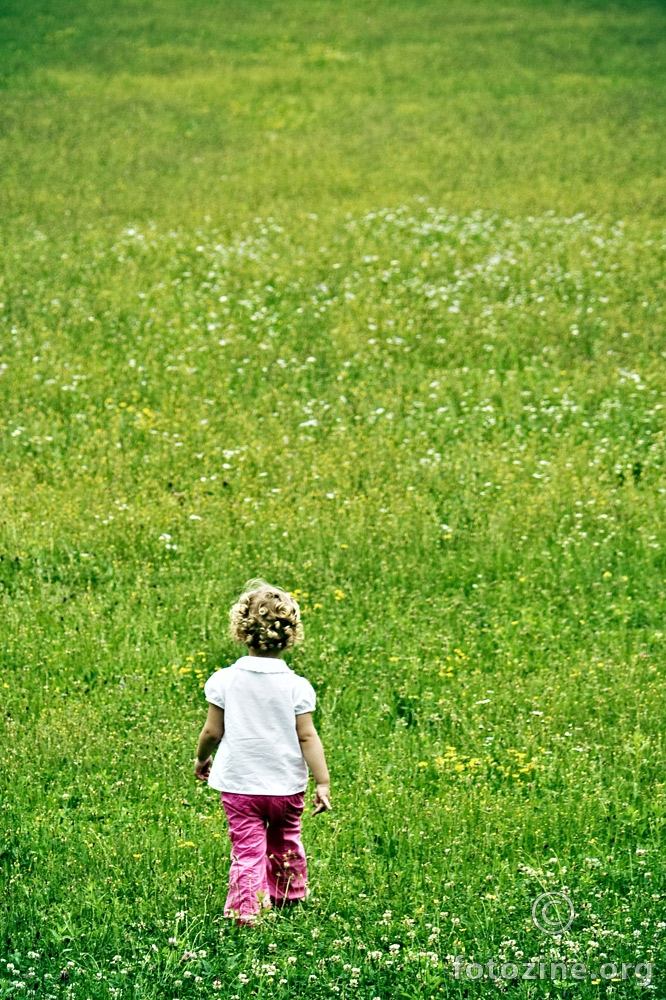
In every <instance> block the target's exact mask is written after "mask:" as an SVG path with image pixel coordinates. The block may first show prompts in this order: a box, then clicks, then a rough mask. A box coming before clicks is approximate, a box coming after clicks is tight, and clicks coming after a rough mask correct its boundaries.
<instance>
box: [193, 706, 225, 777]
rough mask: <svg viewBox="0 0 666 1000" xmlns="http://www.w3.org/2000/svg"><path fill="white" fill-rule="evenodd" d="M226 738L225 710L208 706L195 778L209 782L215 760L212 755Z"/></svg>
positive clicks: (198, 751)
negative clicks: (223, 738)
mask: <svg viewBox="0 0 666 1000" xmlns="http://www.w3.org/2000/svg"><path fill="white" fill-rule="evenodd" d="M223 736H224V709H222V708H218V707H217V705H210V704H209V705H208V717H207V719H206V721H205V723H204V727H203V729H202V730H201V734H200V736H199V745H198V747H197V759H196V761H195V763H194V777H195V778H198V779H199V781H208V775H209V774H210V768H211V764H212V763H213V758H212V757H211V754H212V752H213V750H214V749H215V747H216V746H217V745H218V744H219V742H220V740H221V739H222V737H223Z"/></svg>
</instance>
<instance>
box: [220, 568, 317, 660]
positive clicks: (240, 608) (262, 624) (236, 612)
mask: <svg viewBox="0 0 666 1000" xmlns="http://www.w3.org/2000/svg"><path fill="white" fill-rule="evenodd" d="M229 623H230V631H231V638H232V639H234V640H235V641H236V642H242V643H243V644H244V645H245V646H247V647H248V649H254V650H256V651H257V652H258V653H270V652H275V653H279V652H282V650H285V649H290V647H291V646H293V645H294V643H296V642H300V640H301V639H302V638H303V626H302V625H301V609H300V608H299V606H298V603H297V602H296V601H295V600H294V598H293V597H292V596H291V595H290V594H288V593H286V591H284V590H280V588H279V587H274V586H272V584H270V583H266V581H265V580H250V581H249V582H248V583H246V584H245V588H244V590H243V593H242V594H241V596H240V597H239V598H238V600H237V601H236V603H235V604H234V606H233V608H232V609H231V611H230V612H229Z"/></svg>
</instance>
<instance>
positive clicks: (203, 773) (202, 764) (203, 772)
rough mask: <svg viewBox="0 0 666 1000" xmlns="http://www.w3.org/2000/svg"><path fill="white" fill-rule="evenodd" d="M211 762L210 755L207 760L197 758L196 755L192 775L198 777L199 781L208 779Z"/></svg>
mask: <svg viewBox="0 0 666 1000" xmlns="http://www.w3.org/2000/svg"><path fill="white" fill-rule="evenodd" d="M212 763H213V758H212V757H209V758H208V760H199V758H198V757H197V759H196V760H195V762H194V777H195V778H198V779H199V781H208V775H209V774H210V769H211V765H212Z"/></svg>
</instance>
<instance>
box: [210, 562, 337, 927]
mask: <svg viewBox="0 0 666 1000" xmlns="http://www.w3.org/2000/svg"><path fill="white" fill-rule="evenodd" d="M229 617H230V621H231V635H232V638H234V639H235V640H236V641H237V642H241V643H244V645H246V646H247V653H248V655H247V656H241V658H240V659H239V660H237V661H236V663H234V664H233V666H231V667H227V668H226V669H224V670H218V671H216V672H215V673H214V674H213V675H212V677H209V679H208V681H207V682H206V685H205V687H204V693H205V696H206V700H207V701H208V702H209V705H208V718H207V719H206V723H205V725H204V727H203V729H202V730H201V735H200V736H199V746H198V748H197V759H196V763H195V766H194V774H195V776H196V777H197V778H199V779H200V780H201V781H206V780H207V781H208V783H209V785H210V786H211V787H212V788H215V789H217V790H218V791H220V792H221V793H222V804H223V806H224V811H225V813H226V815H227V820H228V822H229V836H230V838H231V869H230V871H229V894H228V896H227V901H226V904H225V907H224V915H225V916H227V917H235V918H236V919H237V920H238V921H240V922H241V923H246V924H251V923H252V922H253V918H254V917H255V916H256V915H257V914H258V913H259V912H260V910H261V908H262V907H267V906H271V905H273V906H284V905H285V904H286V903H292V902H294V901H295V900H298V899H304V898H305V896H306V893H307V867H306V861H305V852H304V850H303V845H302V844H301V814H302V812H303V808H304V794H303V793H304V792H305V789H306V788H307V783H308V766H309V767H310V770H311V771H312V775H313V777H314V780H315V782H316V785H317V788H316V792H315V797H314V812H313V816H314V815H317V813H320V812H323V811H324V810H326V809H330V808H331V802H330V786H329V781H330V779H329V775H328V768H327V767H326V759H325V757H324V750H323V747H322V745H321V740H320V739H319V736H318V735H317V731H316V729H315V727H314V725H313V724H312V712H313V711H314V708H315V693H314V690H313V688H312V685H311V684H309V683H308V681H306V680H305V678H304V677H299V676H298V675H297V674H295V673H294V672H293V670H290V668H289V667H288V666H287V664H286V663H285V662H284V661H283V660H282V659H281V658H280V657H281V654H282V653H283V652H284V651H285V650H287V649H289V648H290V647H291V646H293V644H294V643H295V642H298V641H299V640H300V639H302V638H303V627H302V625H301V613H300V609H299V607H298V604H297V603H296V601H295V600H294V599H293V598H292V597H290V596H289V594H287V593H285V592H284V591H283V590H280V589H279V588H278V587H272V586H270V584H267V583H264V581H263V580H252V581H251V582H250V583H248V584H247V586H246V588H245V593H243V594H242V595H241V597H240V598H239V600H238V602H237V603H236V604H234V606H233V608H232V609H231V611H230V614H229ZM218 744H219V747H220V748H219V750H218V752H217V753H216V755H215V760H214V761H213V759H212V757H211V756H210V755H211V753H212V751H213V750H214V749H215V747H217V746H218Z"/></svg>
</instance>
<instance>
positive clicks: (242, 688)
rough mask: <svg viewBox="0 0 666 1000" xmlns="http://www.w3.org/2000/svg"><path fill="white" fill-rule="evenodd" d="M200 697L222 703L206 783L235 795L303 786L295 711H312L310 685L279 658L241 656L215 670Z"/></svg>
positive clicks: (303, 768)
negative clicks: (217, 740)
mask: <svg viewBox="0 0 666 1000" xmlns="http://www.w3.org/2000/svg"><path fill="white" fill-rule="evenodd" d="M204 694H205V696H206V701H209V702H210V703H211V704H212V705H217V706H218V707H219V708H223V709H224V736H223V737H222V742H221V743H220V745H219V747H218V750H217V753H216V754H215V759H214V760H213V766H212V768H211V771H210V776H209V778H208V784H209V785H210V786H211V788H216V789H217V790H218V791H220V792H236V793H237V794H240V795H295V794H296V793H297V792H303V791H305V789H306V787H307V784H308V768H307V764H306V763H305V759H304V757H303V752H302V750H301V746H300V743H299V742H298V735H297V733H296V716H297V715H304V714H305V713H306V712H313V711H314V709H315V703H316V695H315V692H314V688H313V687H312V685H311V684H310V683H309V681H306V679H305V677H299V676H298V674H295V673H294V671H293V670H290V668H289V667H288V666H287V664H286V663H285V662H284V660H280V659H273V658H272V657H271V658H269V657H264V656H241V658H240V659H239V660H237V661H236V662H235V663H234V664H233V666H231V667H226V668H225V669H224V670H216V671H215V673H214V674H212V676H211V677H209V678H208V680H207V681H206V684H205V686H204Z"/></svg>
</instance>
